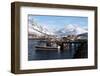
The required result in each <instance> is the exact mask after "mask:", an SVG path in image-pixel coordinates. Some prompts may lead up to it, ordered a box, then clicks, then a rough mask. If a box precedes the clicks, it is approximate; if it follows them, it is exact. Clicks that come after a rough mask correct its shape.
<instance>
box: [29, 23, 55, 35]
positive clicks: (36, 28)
mask: <svg viewBox="0 0 100 76" xmlns="http://www.w3.org/2000/svg"><path fill="white" fill-rule="evenodd" d="M28 29H29V30H28V32H29V33H30V34H36V35H39V36H41V35H43V34H48V35H54V33H53V32H51V31H50V30H49V29H48V27H47V26H41V25H39V24H37V23H35V22H32V23H31V22H29V27H28Z"/></svg>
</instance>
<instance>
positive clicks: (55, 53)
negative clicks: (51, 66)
mask: <svg viewBox="0 0 100 76" xmlns="http://www.w3.org/2000/svg"><path fill="white" fill-rule="evenodd" d="M36 45H39V40H28V60H50V59H73V58H74V55H75V53H76V50H75V49H74V47H72V48H71V49H65V50H63V51H62V50H36V49H35V46H36ZM84 50H85V55H86V56H85V58H87V50H86V49H84Z"/></svg>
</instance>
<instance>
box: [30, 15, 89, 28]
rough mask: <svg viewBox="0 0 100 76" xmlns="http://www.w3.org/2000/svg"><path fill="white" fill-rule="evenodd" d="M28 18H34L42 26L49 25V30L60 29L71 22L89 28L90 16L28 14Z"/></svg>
mask: <svg viewBox="0 0 100 76" xmlns="http://www.w3.org/2000/svg"><path fill="white" fill-rule="evenodd" d="M28 19H31V20H34V21H35V22H36V23H37V24H39V25H41V26H46V27H48V29H49V30H59V29H61V28H64V27H65V26H67V25H69V24H72V25H78V26H80V27H81V28H86V29H88V17H79V16H50V15H49V16H46V15H28Z"/></svg>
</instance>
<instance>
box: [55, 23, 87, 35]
mask: <svg viewBox="0 0 100 76" xmlns="http://www.w3.org/2000/svg"><path fill="white" fill-rule="evenodd" d="M87 32H88V31H87V30H86V29H84V28H82V27H80V26H79V25H73V24H69V25H66V26H65V27H64V28H62V29H60V30H58V31H56V32H55V33H56V34H57V35H59V36H67V35H78V34H82V33H87Z"/></svg>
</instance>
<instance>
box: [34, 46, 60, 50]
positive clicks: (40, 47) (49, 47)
mask: <svg viewBox="0 0 100 76" xmlns="http://www.w3.org/2000/svg"><path fill="white" fill-rule="evenodd" d="M35 48H36V50H58V47H51V46H36V47H35Z"/></svg>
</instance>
